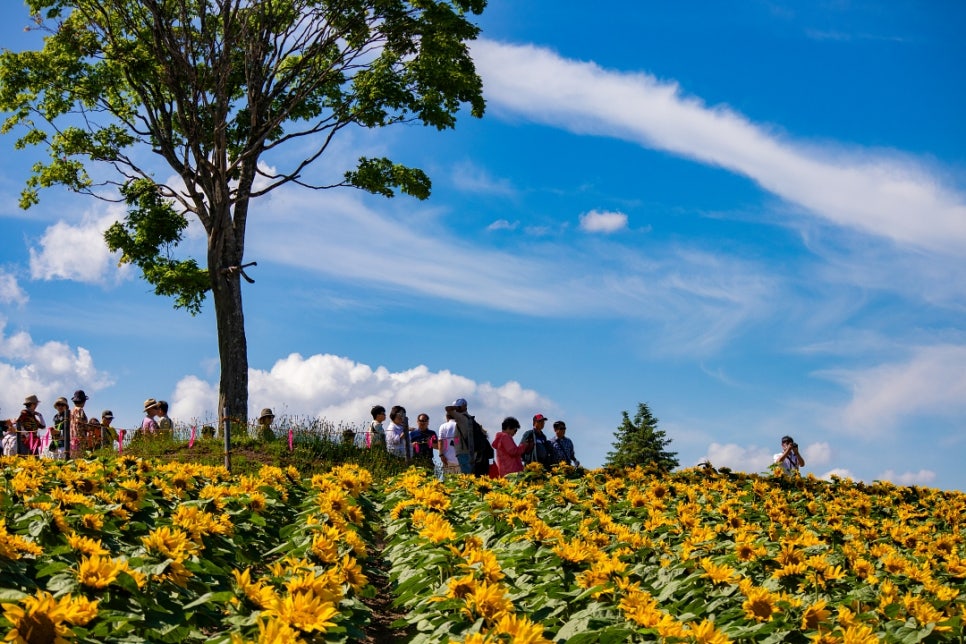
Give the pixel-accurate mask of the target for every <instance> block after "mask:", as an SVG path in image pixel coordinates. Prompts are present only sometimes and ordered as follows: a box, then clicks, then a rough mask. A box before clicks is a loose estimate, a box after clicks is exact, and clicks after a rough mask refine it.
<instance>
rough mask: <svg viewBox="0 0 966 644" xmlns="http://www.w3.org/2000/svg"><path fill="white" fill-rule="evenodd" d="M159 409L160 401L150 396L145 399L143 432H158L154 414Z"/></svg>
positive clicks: (142, 422)
mask: <svg viewBox="0 0 966 644" xmlns="http://www.w3.org/2000/svg"><path fill="white" fill-rule="evenodd" d="M157 411H158V401H157V400H155V399H154V398H148V399H147V400H145V401H144V420H142V421H141V433H142V434H152V435H153V434H156V433H157V431H158V424H157V423H156V422H154V414H155V413H156V412H157Z"/></svg>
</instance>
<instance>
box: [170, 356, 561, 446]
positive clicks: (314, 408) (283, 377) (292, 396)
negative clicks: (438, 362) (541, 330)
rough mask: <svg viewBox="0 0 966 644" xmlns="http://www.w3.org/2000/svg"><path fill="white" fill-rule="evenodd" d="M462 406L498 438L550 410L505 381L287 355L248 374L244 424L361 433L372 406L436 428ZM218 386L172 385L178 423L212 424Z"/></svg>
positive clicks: (189, 380) (187, 381)
mask: <svg viewBox="0 0 966 644" xmlns="http://www.w3.org/2000/svg"><path fill="white" fill-rule="evenodd" d="M460 397H462V398H466V399H467V400H468V401H469V404H470V413H472V414H474V415H475V416H476V417H477V420H479V421H480V422H481V423H482V424H483V425H484V426H485V427H487V428H488V429H490V430H498V428H499V426H500V422H501V421H502V419H503V417H504V416H507V415H523V416H526V414H527V413H528V412H529V411H530V410H533V409H535V408H540V409H547V410H548V413H549V412H550V411H551V410H552V409H553V408H554V405H553V404H552V402H551V401H549V400H547V399H546V398H544V397H543V396H541V395H540V394H539V393H537V392H536V391H533V390H532V389H525V388H524V387H522V386H521V385H520V384H519V383H517V382H514V381H508V382H506V383H503V384H501V385H493V384H491V383H478V382H475V381H473V380H472V379H470V378H467V377H465V376H462V375H459V374H455V373H453V372H451V371H448V370H443V371H436V372H434V371H430V370H429V369H428V368H427V367H425V366H423V365H420V366H417V367H414V368H412V369H407V370H405V371H399V372H392V371H389V370H388V369H386V368H385V367H382V366H379V367H375V368H374V367H371V366H370V365H366V364H362V363H359V362H355V361H353V360H350V359H349V358H345V357H341V356H334V355H331V354H316V355H312V356H308V357H304V356H302V355H300V354H297V353H293V354H291V355H289V356H288V357H286V358H283V359H281V360H278V361H277V362H276V363H275V364H274V365H273V366H272V368H271V369H269V370H268V371H262V370H258V369H251V370H249V401H250V405H251V407H250V409H249V416H250V417H252V418H254V417H255V416H257V413H258V411H259V410H260V409H262V408H263V407H270V408H272V410H273V411H275V414H276V415H277V416H280V415H283V414H285V415H290V416H298V417H311V418H318V419H325V420H328V421H331V422H333V423H336V424H338V423H340V422H345V423H347V424H350V425H356V426H358V425H361V424H363V423H365V422H367V421H368V420H371V417H370V416H369V409H370V408H371V407H372V406H373V405H376V404H381V405H383V406H385V407H386V408H388V407H390V406H391V405H395V404H401V405H403V406H404V407H406V409H407V411H408V412H409V416H410V417H412V418H414V417H415V416H416V414H417V413H419V412H426V413H427V414H429V416H430V420H431V424H433V425H434V426H438V425H439V424H441V423H442V422H443V421H444V420H445V419H444V417H443V407H444V406H446V405H448V404H450V403H451V402H452V401H453V400H455V399H456V398H460ZM217 403H218V391H217V386H216V385H214V384H212V383H209V382H207V381H205V380H202V379H200V378H197V377H195V376H187V377H185V378H183V379H182V380H181V381H180V382H178V384H177V386H176V388H175V393H174V399H173V403H172V406H177V409H178V413H179V415H180V416H181V417H182V418H196V419H199V420H205V419H211V418H215V417H217V414H215V413H214V410H215V409H216V407H217Z"/></svg>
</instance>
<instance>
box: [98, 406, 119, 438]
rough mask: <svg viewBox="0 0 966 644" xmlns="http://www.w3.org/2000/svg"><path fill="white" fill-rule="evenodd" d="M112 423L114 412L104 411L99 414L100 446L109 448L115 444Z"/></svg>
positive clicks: (115, 432)
mask: <svg viewBox="0 0 966 644" xmlns="http://www.w3.org/2000/svg"><path fill="white" fill-rule="evenodd" d="M112 422H114V412H113V411H111V410H110V409H105V410H104V411H102V412H101V445H102V446H104V447H110V446H111V445H112V444H113V443H116V442H117V430H116V429H114V428H113V427H112V426H111V423H112Z"/></svg>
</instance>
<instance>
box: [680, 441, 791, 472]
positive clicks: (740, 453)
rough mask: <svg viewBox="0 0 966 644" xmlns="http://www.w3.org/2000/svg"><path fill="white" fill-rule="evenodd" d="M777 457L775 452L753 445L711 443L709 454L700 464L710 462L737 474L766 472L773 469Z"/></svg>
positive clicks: (700, 460) (701, 459)
mask: <svg viewBox="0 0 966 644" xmlns="http://www.w3.org/2000/svg"><path fill="white" fill-rule="evenodd" d="M774 460H775V457H774V453H773V450H770V449H768V448H767V447H758V446H757V445H752V446H748V447H744V446H741V445H737V444H735V443H725V444H723V445H722V444H721V443H711V444H710V445H709V446H708V453H707V454H706V455H705V456H702V457H701V458H700V459H698V462H699V463H701V462H706V461H707V462H710V463H711V464H712V465H713V466H715V467H727V468H729V469H732V470H734V471H736V472H752V473H755V472H764V471H766V470H768V468H769V467H771V464H772V463H773V462H774Z"/></svg>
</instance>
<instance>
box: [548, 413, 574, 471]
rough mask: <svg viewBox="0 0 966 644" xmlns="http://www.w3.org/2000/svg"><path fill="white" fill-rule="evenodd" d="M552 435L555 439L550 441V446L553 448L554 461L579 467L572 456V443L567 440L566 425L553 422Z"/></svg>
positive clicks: (559, 421) (561, 422) (560, 421)
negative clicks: (554, 435)
mask: <svg viewBox="0 0 966 644" xmlns="http://www.w3.org/2000/svg"><path fill="white" fill-rule="evenodd" d="M553 433H554V434H556V438H554V439H553V440H552V441H550V445H551V446H552V447H553V456H554V460H556V461H557V462H558V463H566V464H567V465H572V466H573V467H579V466H580V462H579V461H578V460H577V457H576V456H575V455H574V442H573V441H572V440H570V439H569V438H567V423H565V422H563V421H562V420H558V421H557V422H555V423H554V424H553Z"/></svg>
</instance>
